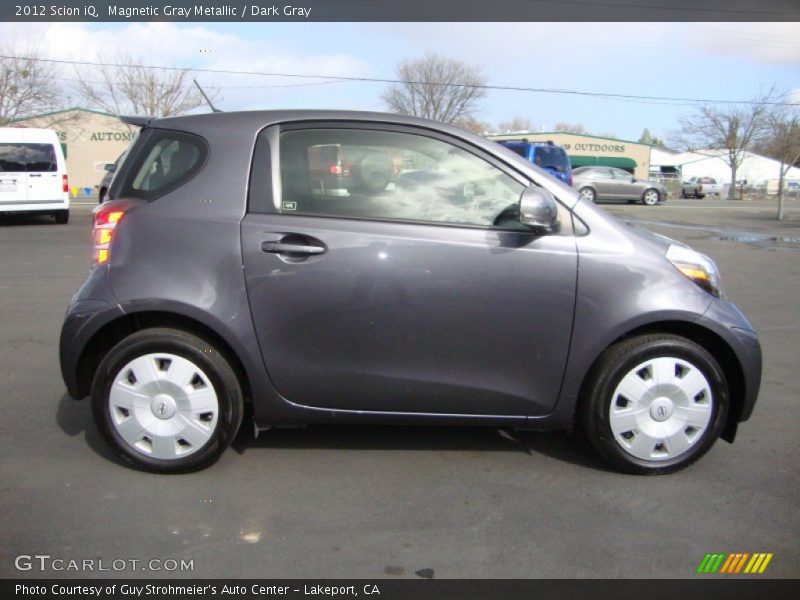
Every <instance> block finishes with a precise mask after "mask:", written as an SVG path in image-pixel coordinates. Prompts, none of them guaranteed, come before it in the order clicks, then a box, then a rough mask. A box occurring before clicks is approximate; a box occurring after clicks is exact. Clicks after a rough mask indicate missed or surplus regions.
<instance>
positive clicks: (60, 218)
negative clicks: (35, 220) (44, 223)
mask: <svg viewBox="0 0 800 600" xmlns="http://www.w3.org/2000/svg"><path fill="white" fill-rule="evenodd" d="M53 217H54V218H55V220H56V223H58V224H59V225H66V224H67V223H69V209H67V210H57V211H56V212H54V213H53Z"/></svg>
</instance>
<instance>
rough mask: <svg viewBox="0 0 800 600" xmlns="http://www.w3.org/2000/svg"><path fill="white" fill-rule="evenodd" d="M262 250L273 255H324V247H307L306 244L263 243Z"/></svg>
mask: <svg viewBox="0 0 800 600" xmlns="http://www.w3.org/2000/svg"><path fill="white" fill-rule="evenodd" d="M261 250H262V251H264V252H269V253H271V254H323V253H324V252H325V248H324V247H323V246H306V245H305V244H284V243H281V242H261Z"/></svg>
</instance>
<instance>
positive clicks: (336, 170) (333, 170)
mask: <svg viewBox="0 0 800 600" xmlns="http://www.w3.org/2000/svg"><path fill="white" fill-rule="evenodd" d="M328 171H329V172H330V174H331V175H341V174H342V167H341V166H339V165H331V166H330V167H328Z"/></svg>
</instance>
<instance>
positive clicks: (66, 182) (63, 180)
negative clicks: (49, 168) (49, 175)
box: [61, 175, 69, 192]
mask: <svg viewBox="0 0 800 600" xmlns="http://www.w3.org/2000/svg"><path fill="white" fill-rule="evenodd" d="M61 191H62V192H68V191H69V179H67V176H66V175H62V176H61Z"/></svg>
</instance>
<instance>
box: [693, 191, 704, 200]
mask: <svg viewBox="0 0 800 600" xmlns="http://www.w3.org/2000/svg"><path fill="white" fill-rule="evenodd" d="M694 197H695V198H697V199H698V200H702V199H703V198H705V197H706V195H705V194H700V193H699V192H695V195H694Z"/></svg>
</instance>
